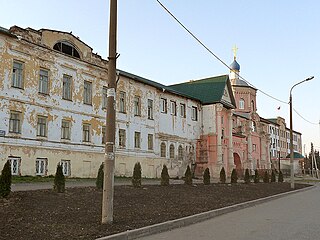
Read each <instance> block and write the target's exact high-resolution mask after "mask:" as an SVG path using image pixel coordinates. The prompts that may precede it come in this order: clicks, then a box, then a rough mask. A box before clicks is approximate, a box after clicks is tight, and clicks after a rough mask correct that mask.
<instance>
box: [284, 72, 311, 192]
mask: <svg viewBox="0 0 320 240" xmlns="http://www.w3.org/2000/svg"><path fill="white" fill-rule="evenodd" d="M313 78H314V76H311V77H308V78H306V79H305V80H303V81H301V82H298V83H296V84H295V85H293V86H292V87H291V89H290V100H289V103H290V172H291V175H290V181H291V188H292V189H293V188H294V172H293V171H294V166H293V133H292V93H291V92H292V89H293V88H294V87H295V86H297V85H299V84H301V83H304V82H307V81H310V80H312V79H313Z"/></svg>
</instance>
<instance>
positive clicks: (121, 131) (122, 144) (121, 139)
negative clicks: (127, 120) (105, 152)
mask: <svg viewBox="0 0 320 240" xmlns="http://www.w3.org/2000/svg"><path fill="white" fill-rule="evenodd" d="M119 146H120V147H125V146H126V130H124V129H119Z"/></svg>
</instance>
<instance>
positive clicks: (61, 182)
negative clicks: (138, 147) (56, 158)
mask: <svg viewBox="0 0 320 240" xmlns="http://www.w3.org/2000/svg"><path fill="white" fill-rule="evenodd" d="M65 185H66V180H65V178H64V175H63V172H62V165H61V164H58V165H57V171H56V175H55V177H54V185H53V189H54V190H55V191H56V192H58V193H64V192H65Z"/></svg>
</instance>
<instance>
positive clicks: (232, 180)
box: [231, 169, 238, 183]
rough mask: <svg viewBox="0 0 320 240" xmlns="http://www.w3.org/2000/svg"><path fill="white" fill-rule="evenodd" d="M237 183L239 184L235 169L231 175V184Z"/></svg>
mask: <svg viewBox="0 0 320 240" xmlns="http://www.w3.org/2000/svg"><path fill="white" fill-rule="evenodd" d="M237 182H238V174H237V170H236V169H233V170H232V173H231V183H237Z"/></svg>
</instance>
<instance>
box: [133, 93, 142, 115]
mask: <svg viewBox="0 0 320 240" xmlns="http://www.w3.org/2000/svg"><path fill="white" fill-rule="evenodd" d="M133 103H134V116H140V115H141V98H140V96H134V99H133Z"/></svg>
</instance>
